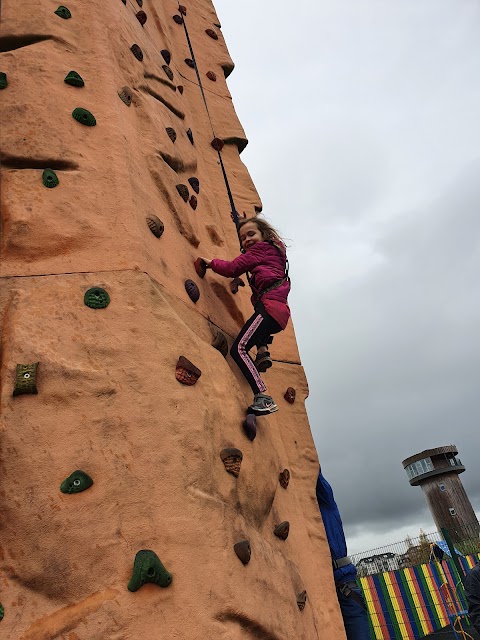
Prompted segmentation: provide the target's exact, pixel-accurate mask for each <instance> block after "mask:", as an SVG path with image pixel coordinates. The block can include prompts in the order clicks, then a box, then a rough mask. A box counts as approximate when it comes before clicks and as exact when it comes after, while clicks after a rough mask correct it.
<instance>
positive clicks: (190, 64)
mask: <svg viewBox="0 0 480 640" xmlns="http://www.w3.org/2000/svg"><path fill="white" fill-rule="evenodd" d="M185 64H186V65H187V67H191V68H192V69H195V62H194V61H193V60H192V59H191V58H185Z"/></svg>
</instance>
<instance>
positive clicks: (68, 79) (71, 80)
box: [64, 71, 85, 87]
mask: <svg viewBox="0 0 480 640" xmlns="http://www.w3.org/2000/svg"><path fill="white" fill-rule="evenodd" d="M64 82H65V83H66V84H71V85H72V87H83V86H85V82H84V81H83V78H82V76H81V75H80V74H79V73H77V72H76V71H69V72H68V73H67V75H66V76H65V80H64Z"/></svg>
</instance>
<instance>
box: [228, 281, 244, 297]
mask: <svg viewBox="0 0 480 640" xmlns="http://www.w3.org/2000/svg"><path fill="white" fill-rule="evenodd" d="M244 286H245V283H244V281H243V280H242V279H241V278H234V279H233V280H231V281H230V291H231V292H232V293H233V294H234V295H235V294H236V293H238V287H244Z"/></svg>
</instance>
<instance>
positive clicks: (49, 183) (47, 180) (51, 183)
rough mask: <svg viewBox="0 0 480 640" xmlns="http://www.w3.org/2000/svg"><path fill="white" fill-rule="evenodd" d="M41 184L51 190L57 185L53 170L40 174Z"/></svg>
mask: <svg viewBox="0 0 480 640" xmlns="http://www.w3.org/2000/svg"><path fill="white" fill-rule="evenodd" d="M42 181H43V184H44V185H45V186H46V187H48V188H49V189H53V188H54V187H56V186H57V185H58V183H59V180H58V178H57V174H56V173H55V171H54V170H53V169H44V170H43V173H42Z"/></svg>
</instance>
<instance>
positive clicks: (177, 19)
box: [173, 15, 183, 24]
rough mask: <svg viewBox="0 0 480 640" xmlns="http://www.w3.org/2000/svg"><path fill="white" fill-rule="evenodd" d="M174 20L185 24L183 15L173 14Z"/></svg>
mask: <svg viewBox="0 0 480 640" xmlns="http://www.w3.org/2000/svg"><path fill="white" fill-rule="evenodd" d="M173 20H174V22H176V23H177V24H183V18H182V16H177V15H174V16H173Z"/></svg>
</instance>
